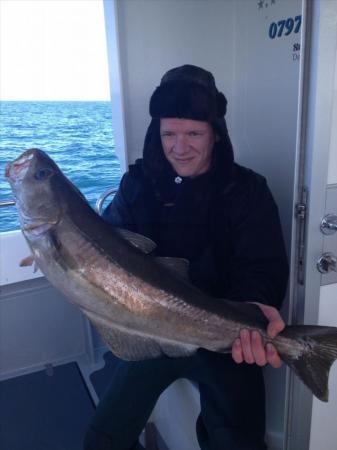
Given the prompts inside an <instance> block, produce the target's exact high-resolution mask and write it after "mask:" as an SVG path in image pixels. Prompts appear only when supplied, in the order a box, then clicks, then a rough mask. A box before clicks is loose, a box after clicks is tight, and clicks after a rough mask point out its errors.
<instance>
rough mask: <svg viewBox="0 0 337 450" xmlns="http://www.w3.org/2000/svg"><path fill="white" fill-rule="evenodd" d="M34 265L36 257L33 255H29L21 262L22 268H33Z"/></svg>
mask: <svg viewBox="0 0 337 450" xmlns="http://www.w3.org/2000/svg"><path fill="white" fill-rule="evenodd" d="M33 264H34V256H33V255H29V256H26V258H23V259H22V260H21V261H20V264H19V265H20V267H27V266H32V265H33Z"/></svg>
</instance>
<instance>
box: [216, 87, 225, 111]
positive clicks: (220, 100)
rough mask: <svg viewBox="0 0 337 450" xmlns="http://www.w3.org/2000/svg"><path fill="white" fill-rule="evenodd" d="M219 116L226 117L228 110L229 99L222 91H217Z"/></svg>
mask: <svg viewBox="0 0 337 450" xmlns="http://www.w3.org/2000/svg"><path fill="white" fill-rule="evenodd" d="M216 101H217V116H218V117H224V116H225V115H226V112H227V100H226V97H225V96H224V95H223V93H222V92H218V93H217V98H216Z"/></svg>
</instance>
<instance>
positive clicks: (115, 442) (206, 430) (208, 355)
mask: <svg viewBox="0 0 337 450" xmlns="http://www.w3.org/2000/svg"><path fill="white" fill-rule="evenodd" d="M178 378H187V379H190V380H193V381H195V382H197V383H198V385H199V390H200V404H201V413H200V416H199V418H198V420H197V424H196V428H197V437H198V441H199V445H200V448H201V449H202V450H266V448H267V447H266V445H265V443H264V433H265V405H264V403H265V396H264V382H263V375H262V371H261V369H260V368H259V367H257V366H256V365H247V364H240V365H238V364H235V363H234V361H233V360H232V358H231V356H230V355H223V354H218V353H212V352H208V351H206V350H199V351H198V352H197V354H196V355H194V356H192V357H188V358H174V359H172V358H161V359H155V360H147V361H137V362H125V361H121V360H120V362H119V364H118V366H117V367H116V370H115V373H114V376H113V379H112V381H111V385H110V388H109V389H108V391H107V392H106V394H105V396H104V397H103V399H102V400H101V402H100V403H99V405H98V408H97V410H96V414H95V416H94V418H93V421H92V423H91V425H90V428H89V430H88V432H87V435H86V437H85V444H84V450H136V449H138V448H140V447H139V444H138V436H139V435H140V433H141V432H142V430H143V428H144V426H145V424H146V422H147V420H148V418H149V416H150V414H151V412H152V410H153V408H154V406H155V404H156V401H157V399H158V397H159V396H160V394H161V393H162V392H163V391H164V390H165V389H166V388H167V387H168V386H169V385H170V384H171V383H172V382H173V381H175V380H177V379H178ZM172 420H174V411H172ZM171 450H183V449H179V448H177V449H171Z"/></svg>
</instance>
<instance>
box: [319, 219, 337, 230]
mask: <svg viewBox="0 0 337 450" xmlns="http://www.w3.org/2000/svg"><path fill="white" fill-rule="evenodd" d="M320 228H321V231H322V233H323V234H328V235H329V234H333V233H335V232H336V231H337V215H336V214H327V215H326V216H324V217H323V219H322V221H321V227H320Z"/></svg>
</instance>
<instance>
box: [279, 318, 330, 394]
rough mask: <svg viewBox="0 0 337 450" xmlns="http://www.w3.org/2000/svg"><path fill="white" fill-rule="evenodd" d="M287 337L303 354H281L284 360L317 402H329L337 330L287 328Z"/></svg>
mask: <svg viewBox="0 0 337 450" xmlns="http://www.w3.org/2000/svg"><path fill="white" fill-rule="evenodd" d="M285 334H286V335H287V337H292V338H293V339H295V340H297V341H299V342H301V343H302V344H303V347H304V350H303V352H302V354H301V355H300V356H298V355H297V356H296V357H294V356H289V355H284V354H283V353H282V355H281V356H282V359H283V360H284V362H285V363H286V364H288V365H289V366H290V367H291V368H292V369H293V370H294V371H295V372H296V374H297V375H298V377H299V378H300V379H301V380H302V381H303V383H304V384H306V385H307V386H308V388H309V389H310V390H311V391H312V392H313V394H314V395H315V396H316V397H317V398H319V399H320V400H322V401H323V402H327V401H328V397H329V371H330V368H331V366H332V364H333V362H334V361H335V360H336V359H337V328H334V327H322V326H306V325H298V326H297V325H294V326H289V327H287V328H286V333H285Z"/></svg>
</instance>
